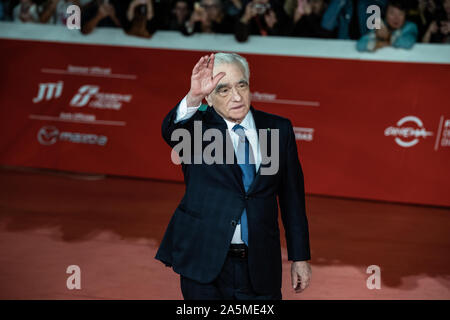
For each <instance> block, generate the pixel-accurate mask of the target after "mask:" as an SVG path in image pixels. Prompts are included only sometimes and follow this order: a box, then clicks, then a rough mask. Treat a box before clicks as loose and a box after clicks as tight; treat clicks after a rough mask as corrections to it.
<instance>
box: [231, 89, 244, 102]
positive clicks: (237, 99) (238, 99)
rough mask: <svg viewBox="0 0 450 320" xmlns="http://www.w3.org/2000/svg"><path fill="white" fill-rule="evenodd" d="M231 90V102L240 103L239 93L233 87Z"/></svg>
mask: <svg viewBox="0 0 450 320" xmlns="http://www.w3.org/2000/svg"><path fill="white" fill-rule="evenodd" d="M231 90H232V91H231V94H232V95H233V101H241V100H242V97H241V95H240V94H239V91H238V90H237V89H236V88H235V87H233V88H232V89H231Z"/></svg>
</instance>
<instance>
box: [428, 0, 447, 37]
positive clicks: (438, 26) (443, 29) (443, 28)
mask: <svg viewBox="0 0 450 320" xmlns="http://www.w3.org/2000/svg"><path fill="white" fill-rule="evenodd" d="M422 42H425V43H450V0H444V1H443V5H442V7H440V8H439V9H438V10H436V15H435V19H434V20H433V21H432V22H431V23H430V25H429V26H428V29H427V31H426V32H425V34H424V36H423V38H422Z"/></svg>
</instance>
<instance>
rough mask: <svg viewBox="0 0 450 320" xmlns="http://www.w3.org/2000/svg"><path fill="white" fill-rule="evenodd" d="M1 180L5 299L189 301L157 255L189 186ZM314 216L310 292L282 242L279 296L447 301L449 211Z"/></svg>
mask: <svg viewBox="0 0 450 320" xmlns="http://www.w3.org/2000/svg"><path fill="white" fill-rule="evenodd" d="M0 181H1V184H0V188H1V189H0V190H1V192H0V299H181V298H182V297H181V293H180V289H179V280H178V276H177V275H176V274H175V273H174V272H173V271H172V270H171V269H170V268H166V267H164V265H162V264H161V263H160V262H159V261H156V260H155V259H154V258H153V257H154V255H155V252H156V249H157V246H158V244H159V242H160V240H161V238H162V236H163V233H164V230H165V227H166V225H167V223H168V221H169V219H170V216H171V214H172V212H173V210H174V209H175V207H176V205H177V203H178V201H179V200H180V199H181V197H182V195H183V191H184V186H183V185H182V184H178V183H168V182H158V181H151V180H143V179H129V178H118V177H102V176H98V177H95V176H80V175H71V174H64V173H55V172H51V171H39V170H33V169H8V168H3V169H1V170H0ZM307 209H308V211H307V212H308V218H309V222H310V233H311V234H310V235H311V248H312V261H311V262H312V270H313V277H312V281H311V286H310V287H309V288H308V289H307V290H306V291H305V292H303V293H300V294H294V293H293V291H292V289H291V287H290V285H289V284H290V274H289V270H290V263H288V262H287V261H286V248H285V244H284V239H282V240H283V242H282V243H283V246H284V247H283V253H284V257H283V259H284V261H283V262H284V263H283V266H284V272H283V298H284V299H450V255H449V252H450V233H449V231H450V209H449V208H432V207H423V206H408V205H398V204H387V203H378V202H370V201H358V200H345V199H336V198H327V197H319V196H308V197H307ZM69 265H78V266H79V267H80V268H81V290H69V289H67V287H66V280H67V278H68V277H69V276H70V275H69V274H67V273H66V268H67V267H68V266H69ZM369 265H378V266H380V268H381V289H380V290H369V289H367V287H366V279H367V278H368V277H369V275H368V274H366V269H367V267H368V266H369Z"/></svg>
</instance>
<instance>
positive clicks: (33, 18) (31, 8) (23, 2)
mask: <svg viewBox="0 0 450 320" xmlns="http://www.w3.org/2000/svg"><path fill="white" fill-rule="evenodd" d="M12 16H13V21H14V22H22V23H27V22H39V13H38V8H37V5H36V3H34V1H32V0H20V3H19V4H17V5H16V6H15V7H14V9H13V14H12Z"/></svg>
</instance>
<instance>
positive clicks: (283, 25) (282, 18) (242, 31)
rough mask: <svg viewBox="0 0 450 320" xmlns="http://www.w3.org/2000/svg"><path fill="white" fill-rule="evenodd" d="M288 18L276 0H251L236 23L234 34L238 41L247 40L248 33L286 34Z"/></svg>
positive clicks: (288, 26) (288, 25)
mask: <svg viewBox="0 0 450 320" xmlns="http://www.w3.org/2000/svg"><path fill="white" fill-rule="evenodd" d="M290 26H291V23H290V19H289V17H288V16H287V14H286V13H285V11H284V9H283V7H281V6H280V5H279V4H278V2H276V1H270V0H253V1H251V2H249V3H248V4H247V6H246V7H245V11H244V13H243V15H242V16H241V17H240V19H239V20H238V21H237V23H236V31H235V36H236V40H237V41H239V42H245V41H247V40H248V37H249V35H251V34H253V35H261V36H268V35H277V36H281V35H287V34H288V32H289V31H288V30H289V29H290Z"/></svg>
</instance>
